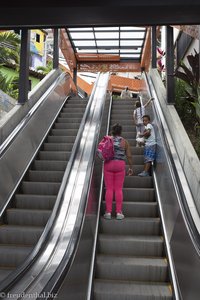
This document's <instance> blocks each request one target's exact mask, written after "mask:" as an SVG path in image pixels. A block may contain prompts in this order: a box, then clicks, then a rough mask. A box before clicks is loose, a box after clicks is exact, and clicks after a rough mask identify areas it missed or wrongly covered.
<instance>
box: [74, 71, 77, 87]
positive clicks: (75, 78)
mask: <svg viewBox="0 0 200 300" xmlns="http://www.w3.org/2000/svg"><path fill="white" fill-rule="evenodd" d="M73 81H74V83H75V85H76V86H77V68H74V69H73Z"/></svg>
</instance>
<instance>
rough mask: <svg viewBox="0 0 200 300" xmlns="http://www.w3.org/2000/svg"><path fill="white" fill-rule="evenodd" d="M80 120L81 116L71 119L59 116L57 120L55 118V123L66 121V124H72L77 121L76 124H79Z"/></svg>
mask: <svg viewBox="0 0 200 300" xmlns="http://www.w3.org/2000/svg"><path fill="white" fill-rule="evenodd" d="M81 120H82V117H79V118H76V117H74V118H73V119H72V118H70V119H69V118H64V117H63V118H61V117H59V118H58V119H57V120H56V122H57V124H58V123H63V124H64V123H68V124H72V123H77V124H79V126H80V123H81Z"/></svg>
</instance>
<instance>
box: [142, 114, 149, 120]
mask: <svg viewBox="0 0 200 300" xmlns="http://www.w3.org/2000/svg"><path fill="white" fill-rule="evenodd" d="M142 118H143V119H144V118H147V119H148V120H149V121H150V120H151V119H150V116H149V115H144V116H143V117H142Z"/></svg>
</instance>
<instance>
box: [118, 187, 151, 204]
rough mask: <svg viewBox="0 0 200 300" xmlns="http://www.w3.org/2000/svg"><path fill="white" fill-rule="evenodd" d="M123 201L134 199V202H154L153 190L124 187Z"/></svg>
mask: <svg viewBox="0 0 200 300" xmlns="http://www.w3.org/2000/svg"><path fill="white" fill-rule="evenodd" d="M123 194H124V201H136V202H140V201H143V202H148V201H149V202H154V201H155V191H154V189H153V188H142V189H140V188H124V189H123Z"/></svg>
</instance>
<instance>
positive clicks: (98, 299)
mask: <svg viewBox="0 0 200 300" xmlns="http://www.w3.org/2000/svg"><path fill="white" fill-rule="evenodd" d="M172 299H173V297H172V291H171V287H170V285H169V284H168V283H147V282H133V281H119V280H118V281H112V280H100V279H96V280H95V282H94V300H172Z"/></svg>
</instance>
